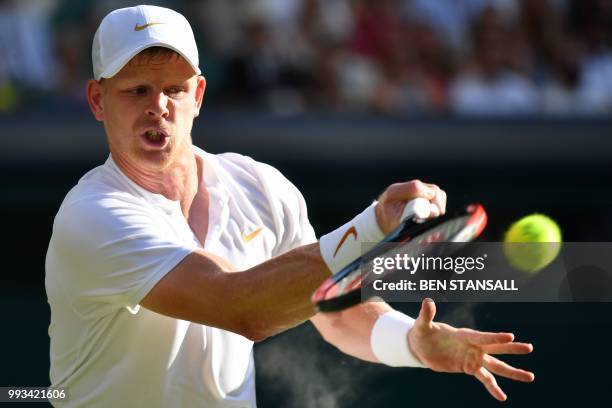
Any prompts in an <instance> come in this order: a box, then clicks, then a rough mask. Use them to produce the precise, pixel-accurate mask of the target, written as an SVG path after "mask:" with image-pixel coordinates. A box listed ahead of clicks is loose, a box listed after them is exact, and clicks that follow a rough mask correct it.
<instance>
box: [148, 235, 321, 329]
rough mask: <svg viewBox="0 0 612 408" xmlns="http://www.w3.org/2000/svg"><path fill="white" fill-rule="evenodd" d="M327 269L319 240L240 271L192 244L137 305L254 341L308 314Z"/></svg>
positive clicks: (311, 310) (308, 316)
mask: <svg viewBox="0 0 612 408" xmlns="http://www.w3.org/2000/svg"><path fill="white" fill-rule="evenodd" d="M330 274H331V272H330V271H329V269H328V268H327V266H326V265H325V262H324V261H323V258H322V257H321V254H320V251H319V244H318V243H315V244H310V245H305V246H302V247H299V248H296V249H293V250H291V251H289V252H286V253H285V254H282V255H280V256H278V257H275V258H272V259H270V260H268V261H266V262H263V263H261V264H259V265H257V266H255V267H253V268H250V269H247V270H244V271H235V270H234V268H233V266H232V265H230V264H229V263H228V262H227V261H225V260H224V259H221V258H219V257H216V256H215V255H213V254H211V253H209V252H206V251H203V250H199V249H197V250H195V251H194V252H192V253H191V254H190V255H188V256H187V257H185V258H184V259H183V260H182V261H181V262H180V263H179V264H178V265H177V266H175V267H174V268H173V269H172V270H171V271H170V272H168V273H167V274H166V275H165V276H164V277H163V278H162V279H160V280H159V282H157V284H156V285H155V286H154V287H153V289H152V290H151V291H149V293H148V294H147V295H146V296H145V297H144V299H143V300H142V301H141V302H140V304H141V305H142V306H144V307H145V308H147V309H149V310H152V311H154V312H157V313H160V314H163V315H167V316H171V317H175V318H178V319H182V320H189V321H192V322H196V323H200V324H204V325H207V326H214V327H219V328H222V329H226V330H229V331H232V332H235V333H238V334H241V335H243V336H245V337H247V338H249V339H251V340H253V341H259V340H263V339H265V338H266V337H268V336H271V335H274V334H277V333H280V332H282V331H284V330H287V329H289V328H291V327H294V326H296V325H298V324H300V323H302V322H304V321H305V320H308V319H309V318H311V317H312V316H313V315H314V314H315V312H316V311H315V309H314V307H313V305H312V303H311V302H310V295H311V294H312V293H313V292H314V291H315V290H316V289H317V287H318V286H319V285H320V284H321V283H322V282H323V281H324V280H325V279H326V278H328V277H329V276H330Z"/></svg>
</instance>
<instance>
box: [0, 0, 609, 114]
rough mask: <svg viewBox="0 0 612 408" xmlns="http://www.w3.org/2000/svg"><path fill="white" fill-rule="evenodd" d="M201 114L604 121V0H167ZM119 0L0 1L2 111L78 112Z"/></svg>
mask: <svg viewBox="0 0 612 408" xmlns="http://www.w3.org/2000/svg"><path fill="white" fill-rule="evenodd" d="M145 3H148V4H157V5H162V6H167V7H171V8H174V9H176V10H177V11H180V12H181V13H183V14H184V15H185V16H186V17H187V18H188V20H189V21H190V22H191V24H192V26H193V28H194V32H195V35H196V39H197V41H198V44H199V49H200V67H201V68H202V71H203V73H204V75H205V76H206V78H207V81H208V88H207V95H206V106H207V107H208V108H209V109H217V110H220V109H251V110H253V109H255V110H264V111H270V112H274V113H276V114H297V113H302V112H312V111H321V112H376V113H382V114H387V115H395V116H401V117H414V116H431V115H446V114H456V115H476V116H483V115H496V116H499V115H611V114H612V0H200V1H195V0H193V1H189V0H167V1H148V2H145ZM134 4H137V3H135V2H133V1H132V2H128V1H124V0H96V1H93V0H0V112H2V111H11V110H18V109H24V108H26V109H27V108H28V107H31V106H49V105H53V106H58V105H59V106H63V105H66V106H84V105H85V96H84V84H85V82H86V80H87V79H88V78H89V77H90V76H91V72H90V71H91V57H90V55H91V54H90V53H91V51H90V50H91V39H92V38H93V34H94V31H95V29H96V27H97V25H98V23H99V21H100V19H101V18H102V17H103V16H104V15H105V14H106V13H107V12H108V11H110V10H112V9H114V8H118V7H124V6H129V5H134Z"/></svg>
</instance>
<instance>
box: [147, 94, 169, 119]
mask: <svg viewBox="0 0 612 408" xmlns="http://www.w3.org/2000/svg"><path fill="white" fill-rule="evenodd" d="M169 113H170V111H169V110H168V96H167V95H166V94H165V93H164V92H155V93H153V95H152V96H151V100H150V101H149V104H148V106H147V115H148V116H153V117H162V118H165V117H167V116H168V114H169Z"/></svg>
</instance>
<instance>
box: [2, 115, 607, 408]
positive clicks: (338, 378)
mask: <svg viewBox="0 0 612 408" xmlns="http://www.w3.org/2000/svg"><path fill="white" fill-rule="evenodd" d="M0 126H1V129H2V133H3V134H4V139H5V141H8V143H5V144H4V148H3V149H0V180H1V186H2V189H1V193H0V194H1V196H0V209H1V210H2V213H3V215H4V220H5V229H4V239H3V243H2V251H3V255H4V256H3V258H4V260H5V262H4V272H3V274H2V283H1V284H0V299H2V300H1V302H2V308H1V309H2V313H3V315H4V316H3V320H2V321H3V322H4V323H5V325H4V330H3V331H4V333H5V334H4V335H3V337H2V342H3V344H2V346H3V347H2V349H3V350H4V352H3V353H2V354H3V355H2V357H1V358H2V361H3V365H2V369H1V370H0V373H1V375H0V385H42V384H46V383H47V382H48V337H47V333H46V328H47V325H48V320H49V311H48V307H47V305H46V298H45V294H44V256H45V252H46V247H47V243H48V239H49V237H50V234H51V228H52V222H53V217H54V215H55V212H56V211H57V209H58V207H59V204H60V203H61V200H62V199H63V197H64V195H65V194H66V193H67V191H68V190H69V189H70V188H71V187H72V186H73V185H74V184H75V183H76V182H77V181H78V179H79V178H80V177H81V176H82V175H83V174H84V173H85V172H86V171H87V170H89V169H91V168H93V167H94V166H96V165H99V164H101V163H102V162H103V161H104V160H105V158H106V156H107V155H108V149H107V147H106V144H105V140H104V133H103V128H102V125H101V124H99V123H96V122H95V121H94V120H93V118H92V117H91V116H90V115H89V114H87V113H86V112H83V111H79V112H58V113H54V114H48V113H47V114H39V113H27V114H26V113H24V114H20V115H16V116H10V117H8V116H5V117H1V116H0ZM611 135H612V119H590V118H575V119H566V118H564V119H555V118H550V119H535V118H520V119H519V118H517V119H500V120H495V119H488V120H470V119H462V120H450V119H411V120H402V119H389V118H382V117H380V118H377V117H367V118H366V117H360V116H326V115H307V116H299V117H284V118H283V117H281V118H279V117H274V116H268V115H265V114H258V113H212V112H205V113H203V114H202V116H201V117H200V118H199V120H198V121H197V125H196V127H195V129H194V132H193V136H194V141H195V144H197V145H198V146H200V147H203V148H204V149H206V150H208V151H210V152H214V153H218V152H225V151H235V152H239V153H243V154H247V155H250V156H252V157H254V158H255V159H257V160H260V161H264V162H267V163H270V164H273V165H275V166H276V167H278V168H279V169H280V170H281V171H282V172H283V173H284V174H285V175H286V176H287V177H288V178H289V179H291V180H292V181H293V182H294V183H295V184H296V185H297V186H298V187H299V188H300V190H301V191H302V193H303V194H304V196H305V197H306V200H307V202H308V204H309V214H310V219H311V221H312V223H313V225H314V226H315V229H316V230H317V233H318V234H323V233H325V232H327V231H329V230H330V229H332V228H333V227H335V226H337V225H339V224H341V223H344V222H345V221H347V220H348V219H350V218H351V216H352V215H353V214H355V213H356V212H357V211H359V210H360V209H361V208H363V207H364V206H365V205H367V204H368V203H369V201H370V200H372V199H373V198H375V197H376V196H377V195H378V194H379V193H380V192H381V191H382V190H383V188H384V187H385V186H386V185H387V184H389V183H391V182H394V181H399V180H408V179H412V178H420V179H422V180H427V181H430V182H435V183H438V184H439V185H440V186H442V187H443V188H444V189H446V191H447V192H448V194H449V206H451V207H452V206H455V205H460V204H462V203H466V202H471V201H480V202H482V203H483V204H484V205H485V207H486V208H487V211H488V213H489V217H490V223H489V226H488V228H487V230H486V231H485V234H484V239H485V240H488V241H499V240H500V239H501V237H502V234H503V231H504V230H505V229H506V228H507V226H508V225H509V224H510V223H511V222H512V221H513V220H514V219H516V218H518V217H520V216H522V215H524V214H526V213H530V212H534V211H540V212H544V213H547V214H549V215H550V216H552V217H553V218H555V219H556V220H557V221H558V222H559V223H560V225H561V227H562V229H563V234H564V239H565V240H566V241H610V240H611V239H610V235H611V234H612V188H610V186H611V185H612V183H611V181H612V180H611V174H612V172H611V171H610V170H611V167H612V166H611V160H610V152H612V137H611ZM397 307H398V308H400V309H402V310H405V311H407V312H411V313H415V312H416V310H417V305H413V304H404V305H397ZM439 310H440V318H441V319H442V320H445V321H449V322H451V323H454V324H461V325H472V326H477V327H478V328H480V329H484V330H512V331H515V332H516V333H518V335H519V339H521V340H526V341H531V342H533V343H534V345H535V350H536V351H535V352H534V354H533V356H531V357H515V358H511V359H509V360H510V361H512V362H514V363H517V364H520V365H522V366H525V367H527V368H530V369H533V370H535V371H536V382H535V383H534V384H532V385H524V384H511V383H510V382H508V381H503V380H502V381H501V383H502V385H503V386H505V387H506V390H507V392H508V394H509V395H510V401H509V402H510V404H511V405H514V406H530V405H533V401H542V402H543V403H544V402H548V403H550V404H558V405H560V406H568V404H569V405H578V404H579V403H580V404H584V403H587V402H586V401H588V403H587V404H588V405H590V406H609V405H610V403H611V401H612V397H610V396H609V394H608V393H607V386H608V383H609V380H608V378H609V377H608V375H607V370H606V367H607V366H608V365H609V364H610V363H612V355H611V354H610V352H609V350H608V348H609V342H608V338H610V334H611V333H612V320H611V319H610V318H609V316H610V312H612V306H611V305H610V304H609V303H599V304H478V305H458V304H441V305H439ZM256 350H257V353H256V358H257V360H258V365H257V371H258V377H257V378H258V400H259V403H260V406H262V407H268V406H283V407H310V406H312V407H314V406H316V407H336V406H337V407H354V406H358V407H374V406H383V405H384V406H399V405H400V403H401V404H403V403H406V404H409V405H413V404H415V403H421V404H419V405H425V404H426V405H427V406H442V405H447V404H448V403H451V402H455V403H456V402H458V401H459V402H465V404H469V405H470V406H488V405H491V404H492V403H493V401H492V400H490V399H489V397H488V396H487V395H486V393H485V391H484V389H481V386H480V385H479V384H478V383H477V382H476V381H475V380H473V379H469V378H465V377H462V376H456V375H455V376H451V375H435V374H433V373H430V372H426V371H421V370H403V371H401V370H392V369H389V368H385V367H379V366H374V365H369V364H365V363H361V362H358V361H356V360H354V359H351V358H348V357H345V356H343V355H341V354H339V353H338V352H337V351H336V350H335V349H333V347H331V346H329V345H327V344H325V343H324V342H323V341H322V340H320V339H319V337H318V336H317V335H316V334H315V333H314V330H313V329H312V326H310V325H304V326H302V327H300V328H298V329H295V330H292V331H290V332H288V333H285V334H283V335H280V336H277V337H276V338H274V339H270V340H268V341H266V342H265V343H263V344H261V345H259V346H257V348H256ZM385 404H386V405H385Z"/></svg>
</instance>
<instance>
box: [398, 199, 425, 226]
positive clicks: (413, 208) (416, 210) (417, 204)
mask: <svg viewBox="0 0 612 408" xmlns="http://www.w3.org/2000/svg"><path fill="white" fill-rule="evenodd" d="M430 212H431V207H430V204H429V201H428V200H426V199H424V198H415V199H414V200H410V201H408V202H407V203H406V206H405V207H404V212H403V213H402V217H401V218H400V220H401V221H404V220H405V219H406V218H416V219H421V220H424V219H425V218H428V217H429V214H430Z"/></svg>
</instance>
